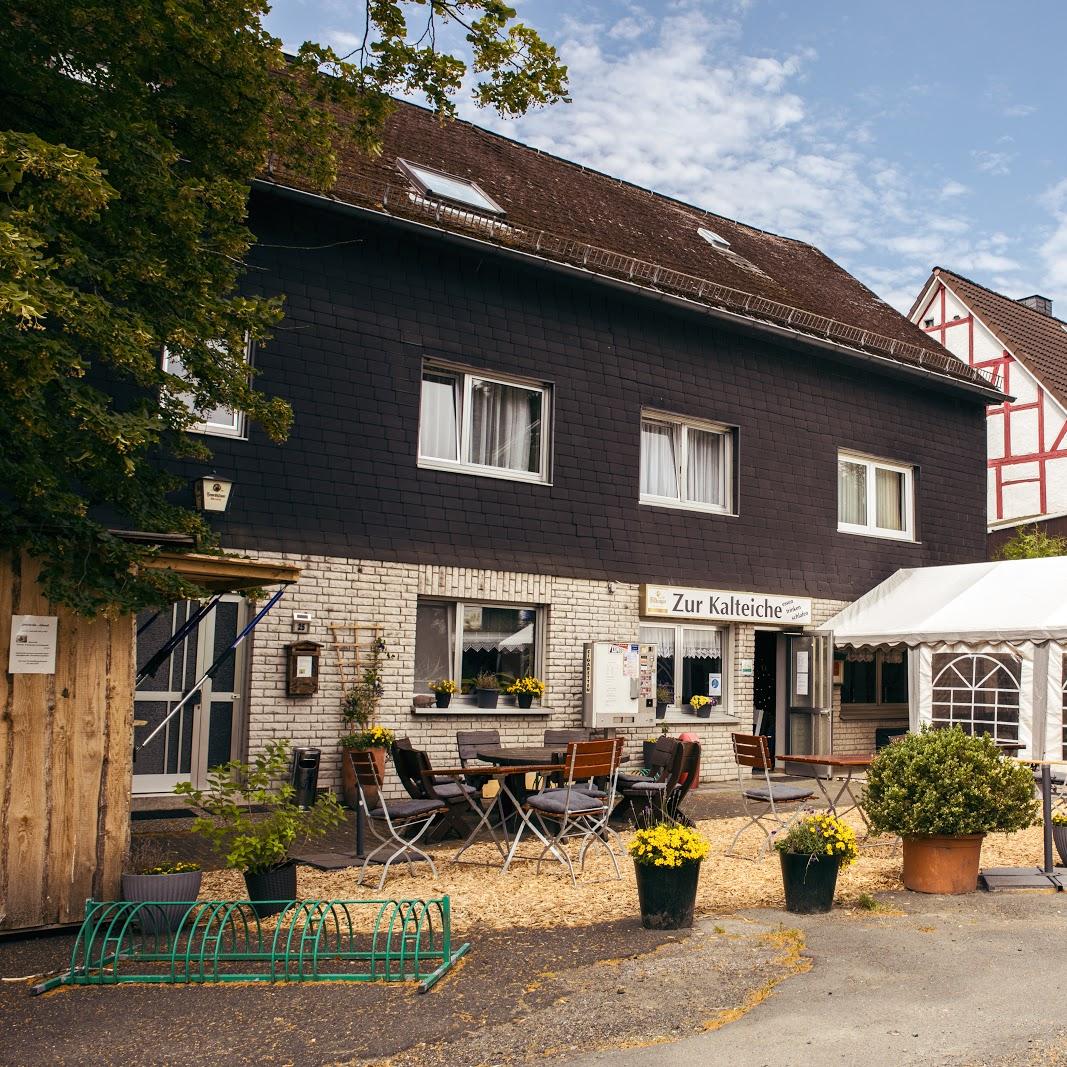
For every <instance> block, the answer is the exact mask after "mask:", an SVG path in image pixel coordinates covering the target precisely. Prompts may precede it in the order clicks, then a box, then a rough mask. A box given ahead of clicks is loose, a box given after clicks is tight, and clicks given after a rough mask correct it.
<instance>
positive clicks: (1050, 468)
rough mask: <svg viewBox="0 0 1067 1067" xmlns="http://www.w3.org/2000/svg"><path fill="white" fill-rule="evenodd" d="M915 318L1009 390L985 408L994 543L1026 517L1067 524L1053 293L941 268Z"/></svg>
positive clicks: (1063, 361) (1064, 396)
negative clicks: (997, 287)
mask: <svg viewBox="0 0 1067 1067" xmlns="http://www.w3.org/2000/svg"><path fill="white" fill-rule="evenodd" d="M910 318H911V320H912V322H914V323H916V324H917V325H918V326H920V327H921V328H922V329H923V330H925V331H926V333H927V334H929V335H930V336H931V337H934V338H936V339H937V340H938V341H940V342H941V344H943V345H944V346H945V347H946V348H947V349H948V350H949V351H950V352H951V353H952V354H953V355H954V356H956V357H957V359H959V360H960V361H961V362H963V363H966V364H967V365H968V366H969V367H973V368H974V369H975V370H977V371H979V372H981V373H982V374H984V375H986V377H988V378H989V380H990V381H991V382H992V383H993V384H995V385H996V386H998V387H999V388H1000V389H1002V390H1003V391H1004V393H1005V394H1006V395H1007V397H1008V399H1006V400H1004V401H1003V402H1002V403H998V404H992V405H991V406H990V407H989V408H988V409H987V411H986V425H987V437H988V456H987V462H988V466H989V484H988V509H989V530H990V544H991V548H993V549H995V548H996V546H997V545H999V544H1000V543H1002V542H1003V541H1004V540H1006V539H1007V538H1008V537H1010V536H1011V535H1012V534H1014V533H1015V531H1016V529H1017V528H1018V527H1019V526H1021V525H1030V524H1034V523H1038V524H1040V525H1041V526H1043V527H1044V528H1046V529H1047V530H1048V531H1049V532H1052V533H1058V534H1064V533H1067V323H1065V322H1063V321H1062V320H1060V319H1057V318H1055V317H1054V316H1053V314H1052V301H1051V300H1049V299H1048V298H1047V297H1044V296H1038V295H1034V296H1027V297H1023V298H1022V299H1019V300H1015V299H1012V298H1011V297H1007V296H1004V295H1002V294H1001V293H996V292H994V291H993V290H992V289H987V288H986V287H985V286H983V285H979V284H978V283H977V282H974V281H971V280H970V279H969V278H964V277H962V276H961V275H959V274H955V273H953V272H952V271H949V270H946V269H945V268H943V267H936V268H934V271H933V273H932V274H931V276H930V279H929V280H928V281H927V283H926V285H925V286H924V287H923V290H922V292H921V293H920V294H919V297H918V298H917V299H916V301H915V304H914V305H913V307H912V309H911V312H910Z"/></svg>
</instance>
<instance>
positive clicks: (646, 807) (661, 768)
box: [613, 735, 686, 820]
mask: <svg viewBox="0 0 1067 1067" xmlns="http://www.w3.org/2000/svg"><path fill="white" fill-rule="evenodd" d="M685 744H686V742H685V741H679V740H678V738H677V737H668V736H666V735H663V736H662V737H657V738H656V744H655V747H654V748H653V749H652V755H651V757H650V759H649V761H648V765H649V773H648V774H628V773H627V772H625V771H620V772H619V795H620V800H619V803H618V806H617V807H616V809H615V811H614V812H613V814H614V815H615V816H621V815H624V814H628V815H630V816H631V817H632V818H638V817H639V818H641V819H642V820H644V819H646V818H650V817H655V816H659V817H660V818H663V817H665V815H666V809H667V797H668V795H669V794H670V792H671V791H672V790H673V789H674V788H675V786H677V784H678V779H679V777H680V775H681V772H682V757H683V755H684V749H683V747H682V746H683V745H685ZM646 812H647V814H646Z"/></svg>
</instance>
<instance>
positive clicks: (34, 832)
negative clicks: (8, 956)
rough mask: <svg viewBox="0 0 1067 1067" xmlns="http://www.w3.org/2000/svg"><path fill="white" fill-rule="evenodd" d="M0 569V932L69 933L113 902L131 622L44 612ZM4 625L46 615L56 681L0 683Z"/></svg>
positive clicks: (129, 704)
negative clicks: (54, 626) (67, 926)
mask: <svg viewBox="0 0 1067 1067" xmlns="http://www.w3.org/2000/svg"><path fill="white" fill-rule="evenodd" d="M37 572H38V568H37V565H36V564H35V563H34V561H33V560H31V559H29V558H28V557H25V556H23V557H21V558H19V559H14V560H12V559H11V558H10V557H0V666H2V668H3V670H2V671H0V930H11V929H26V928H32V927H45V926H53V925H56V924H59V923H69V922H77V921H79V920H80V919H81V918H82V917H83V912H84V907H85V900H86V898H87V897H93V898H94V899H97V900H110V899H117V898H118V896H119V888H120V880H121V874H122V864H123V861H124V859H125V856H126V852H127V850H128V847H129V836H130V789H131V774H132V747H133V742H132V738H133V690H134V620H133V618H132V617H131V616H129V615H116V616H115V617H114V618H107V617H100V618H96V619H84V618H81V617H80V616H78V615H75V614H73V613H72V612H70V611H67V610H66V609H64V608H61V607H60V608H57V607H56V606H54V605H52V604H50V603H49V602H48V601H47V600H45V598H44V596H43V595H42V594H41V591H40V588H39V586H38V585H37V580H36V579H37ZM12 615H56V616H58V618H59V623H58V638H57V642H56V673H55V674H54V675H46V674H15V675H13V674H10V673H8V650H9V647H10V642H11V616H12Z"/></svg>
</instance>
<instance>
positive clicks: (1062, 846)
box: [1052, 823, 1067, 867]
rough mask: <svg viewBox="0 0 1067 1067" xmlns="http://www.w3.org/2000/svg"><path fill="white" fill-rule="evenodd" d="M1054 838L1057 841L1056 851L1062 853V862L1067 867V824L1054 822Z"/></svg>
mask: <svg viewBox="0 0 1067 1067" xmlns="http://www.w3.org/2000/svg"><path fill="white" fill-rule="evenodd" d="M1052 840H1053V841H1055V843H1056V851H1057V852H1058V853H1059V854H1060V863H1062V864H1063V866H1064V867H1067V826H1057V825H1056V824H1055V823H1053V824H1052Z"/></svg>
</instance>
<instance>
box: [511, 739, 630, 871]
mask: <svg viewBox="0 0 1067 1067" xmlns="http://www.w3.org/2000/svg"><path fill="white" fill-rule="evenodd" d="M624 744H625V739H624V738H622V737H619V738H613V739H611V740H604V741H572V742H571V743H570V744H568V745H567V757H566V760H565V761H564V764H563V775H564V784H563V786H562V787H561V788H558V789H544V790H542V791H541V792H540V793H535V794H533V795H532V796H530V797H528V798H527V800H526V803H525V804H524V805H523V813H524V815H525V816H526V817H525V818H524V819H523V821H522V822H521V823H520V824H519V827H518V830H517V831H516V833H515V837H514V838H513V839H512V842H511V849H510V851H509V852H508V856H507V859H506V860H505V861H504V866H503V868H502V872H503V871H506V870H507V869H508V867H509V866H510V864H511V861H512V860H513V859H514V858H515V852H516V850H517V849H518V846H519V841H520V840H521V839H522V835H523V831H524V830H526V829H529V830H530V831H531V832H532V833H533V834H534V835H535V836H536V837H537V838H538V839H539V840H540V841H541V843H542V844H543V845H544V848H543V849H542V851H541V854H540V855H539V856H538V857H537V867H538V870H540V867H541V862H542V861H543V860H544V859H545V857H546V856H547V855H549V854H551V855H552V856H553V857H554V858H555V859H557V860H559V862H560V863H562V864H563V866H564V867H566V869H567V872H568V873H569V874H570V876H571V883H572V884H574V885H577V879H576V878H575V875H574V863H573V862H572V860H571V857H570V854H569V851H568V844H569V842H571V841H578V842H580V847H579V850H578V864H579V867H580V868H581V869H584V868H585V858H586V854H587V853H588V851H589V849H590V847H591V846H594V845H599V846H601V847H603V848H604V849H605V850H606V851H607V853H608V855H609V856H610V857H611V862H612V866H614V868H615V877H616V878H621V877H622V874H621V873H620V871H619V863H618V859H617V858H616V855H615V850H614V849H613V848H612V842H613V841H614V842H618V844H619V845H620V847H621V844H622V842H621V839H620V838H619V835H618V834H617V833H616V832H615V831H614V830H613V829H612V828H611V827H610V826H609V825H608V819H609V818H610V816H611V812H612V809H613V808H614V806H615V799H616V791H617V786H618V775H619V764H620V763H621V762H622V750H623V745H624ZM594 778H596V779H602V780H603V781H604V783H605V787H606V788H605V795H604V797H603V798H600V797H596V796H591V795H590V794H589V793H588V792H586V791H585V790H583V789H582V788H581V785H582V783H584V782H589V781H590V780H592V779H594Z"/></svg>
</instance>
